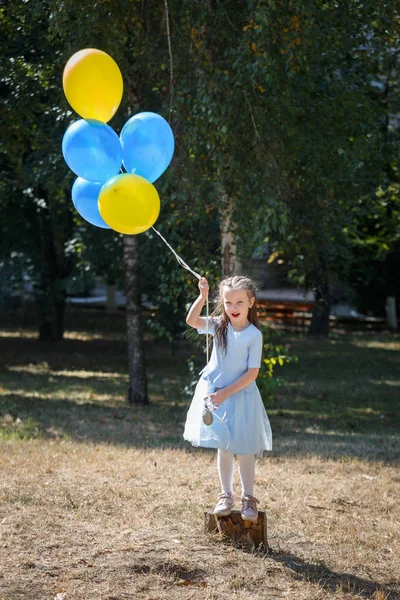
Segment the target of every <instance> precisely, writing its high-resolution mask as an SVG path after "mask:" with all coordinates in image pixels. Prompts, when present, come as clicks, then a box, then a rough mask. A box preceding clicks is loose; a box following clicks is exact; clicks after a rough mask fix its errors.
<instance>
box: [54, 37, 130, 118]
mask: <svg viewBox="0 0 400 600" xmlns="http://www.w3.org/2000/svg"><path fill="white" fill-rule="evenodd" d="M63 87H64V93H65V95H66V97H67V100H68V102H69V103H70V105H71V106H72V108H73V109H74V110H75V111H76V112H77V113H78V115H80V116H81V117H83V118H84V119H96V120H97V121H103V123H107V121H109V120H110V119H111V117H112V116H113V115H114V114H115V112H116V110H117V108H118V106H119V104H120V102H121V98H122V90H123V83H122V75H121V71H120V70H119V67H118V65H117V63H116V62H115V60H114V59H113V58H111V56H109V55H108V54H106V53H105V52H103V51H102V50H96V49H95V48H86V49H85V50H80V51H79V52H76V53H75V54H74V55H73V56H71V58H70V59H69V61H68V62H67V64H66V65H65V69H64V73H63Z"/></svg>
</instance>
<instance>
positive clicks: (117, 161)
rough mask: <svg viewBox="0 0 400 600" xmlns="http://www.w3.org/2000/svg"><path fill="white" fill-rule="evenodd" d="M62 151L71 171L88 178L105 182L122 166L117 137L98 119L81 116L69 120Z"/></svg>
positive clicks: (88, 179) (120, 150)
mask: <svg viewBox="0 0 400 600" xmlns="http://www.w3.org/2000/svg"><path fill="white" fill-rule="evenodd" d="M62 152H63V155H64V158H65V162H66V163H67V165H68V166H69V168H70V169H71V171H73V172H74V173H75V174H76V175H79V177H82V178H83V179H86V180H87V181H99V182H101V183H105V182H106V181H107V179H110V177H114V175H117V173H119V171H120V169H121V164H122V148H121V143H120V141H119V138H118V136H117V134H116V133H115V131H114V130H113V129H112V128H111V127H110V126H109V125H106V124H105V123H102V122H101V121H95V120H87V121H85V120H84V119H80V120H79V121H75V123H72V125H70V126H69V127H68V129H67V131H66V132H65V134H64V138H63V142H62Z"/></svg>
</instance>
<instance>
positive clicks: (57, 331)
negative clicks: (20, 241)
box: [35, 190, 72, 342]
mask: <svg viewBox="0 0 400 600" xmlns="http://www.w3.org/2000/svg"><path fill="white" fill-rule="evenodd" d="M38 196H39V197H41V198H44V199H45V201H46V202H47V204H49V199H48V195H47V192H46V191H45V190H38ZM37 224H38V227H37V235H38V238H37V243H38V250H39V256H40V259H39V264H38V265H39V268H38V271H39V273H40V275H39V282H38V284H37V286H36V290H35V292H36V293H35V296H36V308H37V315H38V328H39V340H40V341H41V342H49V341H60V340H62V339H63V337H64V315H65V281H66V278H67V277H68V275H69V274H70V273H71V270H72V259H71V258H70V257H69V258H68V257H66V256H65V253H64V240H66V239H68V237H69V232H70V231H71V228H72V218H71V221H70V222H69V221H68V222H67V223H66V227H65V230H64V235H65V237H63V239H62V242H60V241H59V243H58V244H57V243H56V236H57V230H56V229H55V226H54V225H53V223H52V219H51V214H50V211H49V210H48V209H47V210H40V211H39V212H38V213H37ZM60 248H62V250H60Z"/></svg>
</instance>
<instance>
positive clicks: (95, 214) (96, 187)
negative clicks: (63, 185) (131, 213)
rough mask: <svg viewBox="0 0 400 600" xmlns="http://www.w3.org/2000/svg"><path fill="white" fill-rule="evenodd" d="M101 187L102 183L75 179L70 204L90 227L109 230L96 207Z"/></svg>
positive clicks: (79, 178)
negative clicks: (71, 203) (72, 204)
mask: <svg viewBox="0 0 400 600" xmlns="http://www.w3.org/2000/svg"><path fill="white" fill-rule="evenodd" d="M102 187H103V184H102V183H99V182H97V181H86V179H82V177H78V179H75V182H74V185H73V186H72V202H73V203H74V206H75V208H76V210H77V211H78V213H79V214H80V215H81V217H83V218H84V219H85V221H88V222H89V223H90V224H91V225H96V227H102V228H103V229H110V227H109V226H108V225H107V223H106V222H105V221H104V220H103V217H102V216H101V214H100V212H99V208H98V205H97V201H98V198H99V193H100V190H101V188H102Z"/></svg>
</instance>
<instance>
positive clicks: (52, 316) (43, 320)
mask: <svg viewBox="0 0 400 600" xmlns="http://www.w3.org/2000/svg"><path fill="white" fill-rule="evenodd" d="M36 307H37V312H38V317H39V340H40V341H41V342H58V341H60V340H62V339H63V337H64V314H65V299H64V297H63V296H59V295H58V294H57V290H54V289H53V290H52V289H47V290H45V291H42V293H41V294H40V296H39V297H37V299H36Z"/></svg>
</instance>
